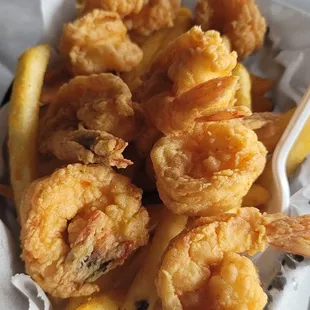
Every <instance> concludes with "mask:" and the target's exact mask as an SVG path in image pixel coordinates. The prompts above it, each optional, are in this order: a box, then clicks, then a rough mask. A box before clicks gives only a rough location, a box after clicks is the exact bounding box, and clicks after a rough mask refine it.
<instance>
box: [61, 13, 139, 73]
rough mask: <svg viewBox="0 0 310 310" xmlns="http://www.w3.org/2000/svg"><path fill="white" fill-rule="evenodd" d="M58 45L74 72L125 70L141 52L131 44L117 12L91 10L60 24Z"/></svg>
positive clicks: (134, 62)
mask: <svg viewBox="0 0 310 310" xmlns="http://www.w3.org/2000/svg"><path fill="white" fill-rule="evenodd" d="M59 49H60V52H61V54H62V55H63V56H64V58H65V59H66V60H67V64H68V68H69V70H70V71H71V72H72V73H73V74H74V75H88V74H92V73H102V72H107V71H119V72H127V71H130V70H131V69H132V68H134V67H135V66H137V65H138V64H139V62H140V61H141V60H142V57H143V53H142V51H141V49H140V48H139V47H138V45H136V44H134V43H133V42H132V41H131V40H130V38H129V36H128V34H127V29H126V27H125V25H124V23H123V22H122V20H121V18H120V16H119V15H118V14H117V13H115V12H107V11H102V10H94V11H92V12H90V13H88V14H86V15H84V16H82V17H81V18H79V19H77V20H75V21H74V22H73V23H69V24H67V25H65V26H64V29H63V34H62V37H61V40H60V45H59Z"/></svg>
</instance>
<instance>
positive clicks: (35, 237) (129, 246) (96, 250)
mask: <svg viewBox="0 0 310 310" xmlns="http://www.w3.org/2000/svg"><path fill="white" fill-rule="evenodd" d="M141 196H142V193H141V190H139V189H138V188H137V187H135V186H134V185H132V184H131V183H130V180H129V179H128V178H126V177H124V176H121V175H119V174H117V173H115V172H114V171H113V170H112V169H111V168H109V167H105V166H96V165H89V166H83V165H81V164H75V165H69V166H68V167H66V168H62V169H59V170H58V171H56V172H54V173H53V174H52V175H51V176H49V177H46V178H43V179H39V180H37V181H35V182H33V183H32V184H31V185H30V187H29V188H28V189H27V191H26V192H25V194H24V197H23V199H22V208H21V209H22V210H23V214H21V222H22V231H21V243H22V250H23V252H22V257H23V260H24V261H25V265H26V271H27V273H28V274H29V275H30V276H31V277H32V278H33V279H34V280H35V281H36V282H37V283H38V284H39V285H40V286H41V287H42V288H43V289H44V290H45V291H46V292H48V293H50V294H51V295H53V296H56V297H62V298H67V297H73V296H85V295H90V294H92V293H94V292H96V291H97V290H98V286H97V285H96V284H93V283H91V282H93V281H95V280H96V279H97V278H98V277H99V276H100V275H101V274H103V273H106V272H108V271H110V270H111V269H113V268H115V267H116V266H119V265H121V264H122V263H123V262H124V260H125V259H126V258H127V257H128V256H129V255H130V253H132V252H133V251H134V250H135V249H137V248H138V247H140V246H143V245H144V244H146V243H147V240H148V230H147V224H148V220H149V217H148V214H147V211H146V210H145V209H144V208H143V207H141Z"/></svg>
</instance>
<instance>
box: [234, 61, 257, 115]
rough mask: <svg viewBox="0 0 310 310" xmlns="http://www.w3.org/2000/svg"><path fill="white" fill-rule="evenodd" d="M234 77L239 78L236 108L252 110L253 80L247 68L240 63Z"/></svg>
mask: <svg viewBox="0 0 310 310" xmlns="http://www.w3.org/2000/svg"><path fill="white" fill-rule="evenodd" d="M233 75H235V76H238V77H239V81H238V82H239V89H237V91H236V100H237V101H236V103H235V105H236V106H245V107H247V108H249V109H252V104H251V79H250V75H249V72H248V70H247V69H246V67H245V66H244V65H243V64H241V63H238V64H237V65H236V67H235V69H234V70H233Z"/></svg>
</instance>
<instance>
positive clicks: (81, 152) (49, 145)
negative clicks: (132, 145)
mask: <svg viewBox="0 0 310 310" xmlns="http://www.w3.org/2000/svg"><path fill="white" fill-rule="evenodd" d="M140 121H141V120H140V112H139V109H138V106H135V105H134V104H133V103H132V101H131V93H130V90H129V88H128V87H127V85H126V84H125V83H124V82H123V81H122V80H121V79H120V78H119V77H117V76H115V75H112V74H109V73H102V74H100V75H90V76H78V77H75V78H74V79H72V80H71V81H69V83H67V84H65V85H64V86H63V87H61V89H60V90H59V92H58V93H57V96H56V99H55V101H54V102H53V103H52V104H50V105H49V107H48V111H47V114H46V115H45V117H44V119H43V120H42V132H41V135H40V152H41V153H53V154H54V155H56V156H57V157H58V158H59V159H62V160H66V161H69V162H76V161H81V162H83V163H85V164H87V163H99V162H107V163H108V164H111V165H115V166H117V167H125V166H127V165H128V164H130V161H129V162H128V161H127V162H126V161H125V160H124V159H123V157H122V155H121V153H122V151H123V150H124V148H125V147H126V146H127V142H125V141H131V140H132V139H133V138H134V137H135V136H136V135H137V134H138V133H139V128H140ZM124 140H125V141H124Z"/></svg>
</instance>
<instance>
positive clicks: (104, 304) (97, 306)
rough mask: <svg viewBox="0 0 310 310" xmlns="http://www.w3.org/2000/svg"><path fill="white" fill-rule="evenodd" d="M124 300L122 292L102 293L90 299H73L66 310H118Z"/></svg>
mask: <svg viewBox="0 0 310 310" xmlns="http://www.w3.org/2000/svg"><path fill="white" fill-rule="evenodd" d="M123 299H124V293H123V292H122V291H113V292H106V293H101V294H99V295H96V296H93V297H88V298H87V297H84V298H72V299H70V301H69V304H68V305H67V307H66V310H118V309H119V306H120V305H121V303H122V300H123Z"/></svg>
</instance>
